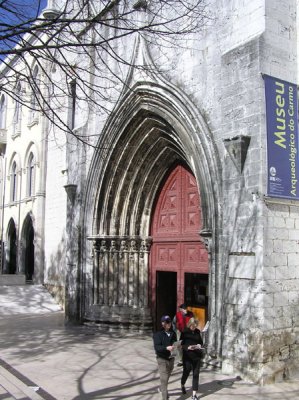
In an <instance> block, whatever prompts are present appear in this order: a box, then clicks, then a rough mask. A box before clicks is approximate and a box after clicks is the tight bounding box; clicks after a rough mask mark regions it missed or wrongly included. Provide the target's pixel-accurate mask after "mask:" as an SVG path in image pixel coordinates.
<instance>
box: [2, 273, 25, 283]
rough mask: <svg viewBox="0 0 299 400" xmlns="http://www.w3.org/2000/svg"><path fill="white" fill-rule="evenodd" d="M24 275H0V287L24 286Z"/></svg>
mask: <svg viewBox="0 0 299 400" xmlns="http://www.w3.org/2000/svg"><path fill="white" fill-rule="evenodd" d="M25 284H26V277H25V275H22V274H20V275H16V274H0V286H11V285H25Z"/></svg>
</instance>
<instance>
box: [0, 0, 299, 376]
mask: <svg viewBox="0 0 299 400" xmlns="http://www.w3.org/2000/svg"><path fill="white" fill-rule="evenodd" d="M207 3H208V6H207V7H208V11H209V13H210V14H209V15H210V16H211V20H210V21H209V22H208V23H207V24H206V25H205V26H204V27H203V30H202V32H201V33H200V34H198V36H196V35H195V34H190V38H189V42H188V43H192V46H189V45H188V46H187V45H186V46H185V47H180V48H179V47H178V48H176V47H170V48H165V47H159V46H155V45H154V44H151V43H148V42H147V41H146V40H145V39H144V38H142V37H140V36H138V35H136V37H132V36H131V37H130V38H129V39H126V40H127V42H126V41H125V42H123V43H122V45H123V49H124V50H123V51H124V52H125V53H129V54H130V59H133V60H136V62H137V64H138V65H139V66H144V67H146V68H144V70H142V69H141V68H134V66H132V65H131V66H127V67H123V73H124V75H125V85H124V87H123V88H122V89H121V90H120V91H119V92H118V99H117V102H116V103H115V104H114V105H113V106H111V105H110V106H109V105H107V104H105V106H106V107H107V108H109V107H110V112H108V113H107V115H105V116H103V114H98V113H97V112H96V110H93V112H90V110H89V111H87V110H85V109H83V107H82V108H81V109H80V102H78V104H77V109H76V111H77V113H76V120H75V123H74V133H76V134H77V135H82V136H84V137H86V138H90V139H89V140H90V144H91V145H85V144H82V143H80V142H78V141H77V140H76V139H75V138H73V137H68V138H67V139H65V137H64V136H63V135H61V132H59V129H58V127H55V126H49V125H48V124H47V123H46V122H45V120H44V117H42V116H40V117H39V118H40V124H39V125H34V129H35V128H36V135H37V137H36V140H35V142H34V141H33V139H32V136H30V140H29V138H28V137H29V136H28V135H27V136H26V133H25V131H24V134H23V132H22V135H20V137H19V138H13V134H10V133H9V126H10V125H9V115H10V118H12V116H11V113H9V112H7V114H6V122H7V125H6V128H5V129H6V131H7V139H6V143H3V149H4V151H3V160H7V163H8V164H7V165H9V166H10V167H9V168H10V170H12V165H13V162H14V161H13V160H14V157H19V160H20V164H22V165H23V166H22V167H21V168H22V169H21V172H20V174H25V173H26V171H25V166H26V165H27V164H28V163H29V161H27V160H29V158H28V157H29V155H30V149H31V147H30V146H31V145H32V146H33V148H34V149H36V153H34V157H35V158H34V160H37V159H39V160H40V163H38V162H36V163H35V164H34V165H36V171H37V174H38V176H39V178H38V179H39V182H40V184H39V187H40V188H41V189H40V190H39V191H36V193H35V194H34V195H33V196H31V197H34V201H31V200H30V201H29V202H26V195H25V194H22V192H20V197H19V200H18V201H15V202H12V201H11V197H9V194H8V190H11V189H8V188H9V182H8V181H10V180H11V179H12V178H11V174H10V175H9V174H8V173H7V172H6V173H4V172H3V169H2V182H4V181H5V182H6V186H4V184H3V186H2V187H3V190H5V191H6V192H5V197H4V198H5V200H4V202H3V204H2V207H1V210H2V215H4V217H2V240H3V243H4V245H5V246H6V249H7V250H6V252H7V254H9V251H10V247H9V245H8V243H10V241H11V240H12V239H11V234H10V232H11V231H10V229H11V228H10V225H9V224H10V223H11V221H12V220H13V221H14V220H16V219H17V218H16V216H18V219H17V220H18V221H20V222H18V226H20V227H21V225H22V223H23V224H25V225H24V226H25V228H26V227H28V226H29V225H30V229H31V231H32V229H33V231H34V242H33V244H34V246H33V247H34V248H33V251H35V254H34V255H33V256H31V257H33V258H34V270H32V267H31V270H30V268H29V267H28V268H27V270H28V269H29V272H30V274H31V275H32V276H31V278H32V280H33V282H37V283H43V284H45V285H46V286H47V287H48V289H49V290H50V291H52V292H53V293H54V294H55V295H56V296H57V298H60V299H61V301H63V303H64V306H65V312H66V318H67V319H68V320H75V321H78V320H79V321H90V322H95V323H98V324H101V326H107V327H109V328H113V327H118V329H130V330H133V331H134V332H137V331H140V332H142V331H147V332H148V331H150V330H151V329H152V328H153V327H155V326H158V321H159V318H160V316H161V315H162V314H163V313H170V314H173V313H174V312H175V310H176V308H177V306H178V305H179V304H180V303H182V302H187V303H188V305H189V306H190V307H192V309H194V311H195V312H196V313H198V315H199V316H200V318H201V323H202V324H203V325H204V323H205V322H207V321H208V320H209V321H210V325H209V330H208V336H207V340H208V347H209V351H211V352H213V353H214V354H215V355H216V357H217V360H218V362H219V366H221V368H222V370H223V372H228V373H231V374H232V373H235V374H239V375H241V376H242V377H243V378H246V379H250V380H254V381H256V382H259V383H270V382H274V381H278V380H283V379H294V378H296V377H298V363H299V356H298V354H299V344H298V337H299V334H298V331H299V311H298V310H299V267H298V265H299V247H298V237H299V228H298V226H299V208H298V204H299V203H298V201H297V200H296V199H294V200H292V199H281V198H276V197H273V196H268V193H267V174H268V172H267V170H268V167H267V124H266V106H265V85H264V78H263V76H264V75H265V74H266V75H270V76H273V77H275V78H277V79H281V80H284V81H288V82H292V83H295V84H296V83H297V81H298V64H297V51H298V48H297V46H298V44H297V42H298V41H297V29H298V21H297V12H298V6H297V2H296V1H295V0H288V1H284V2H280V1H278V0H271V1H270V0H254V1H251V2H250V3H248V4H244V2H243V1H241V0H238V1H228V2H222V1H220V0H211V1H209V2H207ZM216 11H217V12H216ZM145 12H146V11H144V10H140V13H145ZM78 62H80V61H78ZM82 63H83V61H82ZM149 65H150V66H151V68H150V69H149V68H148V66H149ZM4 72H5V71H4ZM2 73H3V72H2ZM54 74H55V72H54ZM87 77H88V74H87ZM7 101H10V100H7ZM103 101H104V100H103ZM11 107H12V106H11ZM8 109H9V108H8ZM79 110H80V111H79ZM73 111H74V110H73ZM71 112H72V110H71V107H70V105H69V99H68V98H65V100H64V107H62V109H61V116H62V118H65V120H68V119H69V118H70V113H71ZM26 129H29V128H28V127H26ZM31 129H33V128H31ZM45 136H46V138H47V140H46V143H47V145H46V146H44V147H43V145H42V144H43V143H45V141H44V138H45ZM16 140H19V141H20V142H21V140H22V144H21V143H20V149H19V150H17V149H16V146H15V143H16ZM30 143H32V144H31V145H30ZM24 149H25V151H24ZM23 151H24V152H23ZM29 164H30V163H29ZM28 171H29V170H28ZM28 174H29V172H28ZM10 196H11V192H10ZM35 197H36V200H35ZM9 199H10V200H9ZM12 203H15V204H12ZM38 204H39V206H38V207H40V208H38V207H37V209H35V205H36V206H37V205H38ZM14 215H15V217H14ZM26 218H27V219H26ZM29 218H31V220H30V221H31V222H30V221H29ZM26 221H27V222H26ZM28 221H29V222H28ZM26 223H27V225H26ZM28 224H29V225H28ZM31 227H32V228H31ZM26 229H27V228H26ZM26 229H25V231H26ZM28 230H29V228H28ZM25 231H24V232H25ZM21 232H22V229H21V228H18V229H16V233H15V236H14V238H15V239H14V240H15V241H16V243H21V241H22V234H21ZM26 232H27V231H26ZM28 235H29V233H28ZM31 235H32V234H31ZM24 237H25V236H24ZM26 237H27V236H26ZM24 240H25V239H23V241H24ZM26 240H27V239H26ZM30 240H33V239H32V236H31V239H28V241H29V242H30ZM37 240H39V242H37ZM37 243H39V245H37ZM37 248H38V249H40V250H39V252H38V253H36V251H37ZM16 252H17V256H16V262H15V270H14V271H13V273H18V272H24V261H23V262H22V260H24V259H25V260H26V259H27V258H26V257H29V256H26V254H25V253H22V251H21V250H20V246H19V247H18V246H17V250H16ZM22 254H23V256H22ZM24 254H25V256H24ZM22 257H23V259H22ZM24 257H25V258H24ZM31 260H32V259H31ZM2 272H5V273H9V271H8V270H5V269H4V270H3V271H2Z"/></svg>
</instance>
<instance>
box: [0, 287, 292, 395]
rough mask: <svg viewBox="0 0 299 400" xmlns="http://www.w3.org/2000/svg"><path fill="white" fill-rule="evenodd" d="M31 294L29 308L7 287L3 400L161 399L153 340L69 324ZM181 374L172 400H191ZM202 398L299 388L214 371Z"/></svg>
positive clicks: (1, 329)
mask: <svg viewBox="0 0 299 400" xmlns="http://www.w3.org/2000/svg"><path fill="white" fill-rule="evenodd" d="M14 290H15V292H16V298H14V295H13V293H14V292H13V291H14ZM25 292H26V290H25V289H24V291H23V295H24V298H25V299H27V300H26V301H27V304H28V307H27V308H26V306H25V305H24V304H25V302H24V299H23V300H22V299H21V298H20V296H22V290H21V291H20V290H19V289H18V288H15V289H11V288H10V289H9V290H6V289H5V288H3V287H0V304H1V308H0V400H4V399H21V400H28V399H33V400H40V399H44V400H79V399H82V400H87V399H88V400H92V399H103V400H120V399H132V400H139V399H140V400H141V399H143V400H159V399H160V395H159V394H158V393H157V389H158V385H159V380H158V374H157V367H156V360H155V355H154V351H153V346H152V339H151V337H150V336H144V337H141V336H133V335H126V336H120V335H119V334H118V333H101V332H100V331H99V330H98V329H97V328H95V327H93V326H88V327H82V326H65V324H64V315H63V312H62V311H60V310H59V308H58V307H57V306H56V305H55V304H54V303H53V304H52V305H51V301H49V299H48V300H47V306H46V307H44V306H43V304H45V303H44V301H45V300H44V299H43V300H39V301H37V298H38V296H36V298H35V299H34V298H32V297H30V291H28V293H27V292H26V293H27V294H26V293H25ZM8 294H9V295H8ZM27 295H28V296H29V297H30V299H28V296H27ZM26 296H27V297H26ZM35 301H37V304H36V307H35V306H34V304H35ZM18 302H19V303H20V307H17V306H16V305H17V304H18ZM10 303H11V306H10ZM21 304H22V306H21ZM181 371H182V370H181V367H175V370H174V373H173V375H172V377H171V381H170V384H169V394H170V400H184V399H188V398H190V397H191V391H190V390H189V391H188V393H187V394H186V395H182V394H181V393H180V390H179V388H180V376H181ZM188 384H191V379H189V381H188V382H187V387H188ZM199 394H200V398H203V399H205V400H216V399H217V400H246V399H248V400H249V399H250V400H264V399H265V400H270V399H271V400H276V399H277V400H288V399H292V400H294V399H296V398H299V382H289V383H281V384H276V385H268V386H265V387H259V386H257V385H253V384H250V383H248V382H243V381H242V380H241V381H239V380H237V379H236V378H235V377H233V376H226V375H223V374H221V372H220V371H217V370H216V371H215V370H212V369H211V368H207V369H203V370H202V372H201V374H200V387H199Z"/></svg>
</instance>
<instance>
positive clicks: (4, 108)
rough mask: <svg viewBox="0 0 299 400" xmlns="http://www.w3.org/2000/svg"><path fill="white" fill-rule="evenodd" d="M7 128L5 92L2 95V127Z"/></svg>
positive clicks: (0, 113) (0, 104) (0, 117)
mask: <svg viewBox="0 0 299 400" xmlns="http://www.w3.org/2000/svg"><path fill="white" fill-rule="evenodd" d="M5 128H6V99H5V96H4V94H2V95H1V97H0V129H5Z"/></svg>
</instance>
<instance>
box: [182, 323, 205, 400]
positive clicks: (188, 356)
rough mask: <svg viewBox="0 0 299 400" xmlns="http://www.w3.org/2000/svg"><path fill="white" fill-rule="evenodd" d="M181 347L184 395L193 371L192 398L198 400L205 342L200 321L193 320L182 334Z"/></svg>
mask: <svg viewBox="0 0 299 400" xmlns="http://www.w3.org/2000/svg"><path fill="white" fill-rule="evenodd" d="M180 340H181V345H182V349H183V374H182V378H181V389H182V393H183V394H185V393H186V388H185V383H186V381H187V379H188V377H189V375H190V372H191V371H192V398H191V400H198V397H197V391H198V383H199V371H200V362H201V360H202V358H203V355H204V348H203V340H202V337H201V333H200V330H199V329H198V320H196V319H195V318H191V319H190V320H189V322H188V323H187V328H186V329H185V330H184V331H183V332H182V334H181V337H180Z"/></svg>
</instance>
